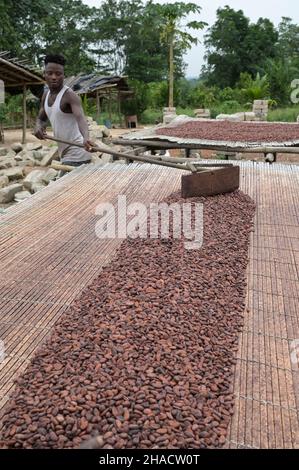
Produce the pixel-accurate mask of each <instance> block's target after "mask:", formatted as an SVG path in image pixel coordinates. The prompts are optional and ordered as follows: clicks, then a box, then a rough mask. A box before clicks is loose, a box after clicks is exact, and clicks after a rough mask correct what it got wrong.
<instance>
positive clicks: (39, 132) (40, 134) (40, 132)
mask: <svg viewBox="0 0 299 470" xmlns="http://www.w3.org/2000/svg"><path fill="white" fill-rule="evenodd" d="M33 134H34V135H35V137H37V138H38V139H40V140H44V139H45V138H46V129H44V128H43V127H41V126H36V127H35V129H34V131H33Z"/></svg>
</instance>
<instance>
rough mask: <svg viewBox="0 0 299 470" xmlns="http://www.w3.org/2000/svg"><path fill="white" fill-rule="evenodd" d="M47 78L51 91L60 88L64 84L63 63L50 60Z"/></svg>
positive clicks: (46, 68) (46, 73)
mask: <svg viewBox="0 0 299 470" xmlns="http://www.w3.org/2000/svg"><path fill="white" fill-rule="evenodd" d="M45 80H46V82H47V85H48V87H49V88H50V90H51V91H56V90H59V89H60V88H61V87H62V85H63V80H64V69H63V65H60V64H54V63H51V62H49V63H48V64H47V65H46V67H45Z"/></svg>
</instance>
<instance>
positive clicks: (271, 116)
mask: <svg viewBox="0 0 299 470" xmlns="http://www.w3.org/2000/svg"><path fill="white" fill-rule="evenodd" d="M298 115H299V106H291V107H289V108H277V109H273V110H271V111H269V113H268V121H272V122H273V121H278V122H296V121H297V116H298Z"/></svg>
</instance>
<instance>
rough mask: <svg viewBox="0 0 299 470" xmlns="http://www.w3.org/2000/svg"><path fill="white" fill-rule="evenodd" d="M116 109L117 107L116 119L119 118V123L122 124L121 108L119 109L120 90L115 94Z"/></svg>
mask: <svg viewBox="0 0 299 470" xmlns="http://www.w3.org/2000/svg"><path fill="white" fill-rule="evenodd" d="M117 105H118V106H117V109H118V119H119V124H120V125H122V119H121V109H120V92H118V94H117Z"/></svg>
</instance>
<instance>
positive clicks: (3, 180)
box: [0, 176, 9, 189]
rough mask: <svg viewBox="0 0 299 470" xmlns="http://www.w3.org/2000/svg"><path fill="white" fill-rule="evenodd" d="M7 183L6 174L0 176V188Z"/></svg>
mask: <svg viewBox="0 0 299 470" xmlns="http://www.w3.org/2000/svg"><path fill="white" fill-rule="evenodd" d="M8 183H9V179H8V177H7V176H0V189H2V188H5V186H7V185H8Z"/></svg>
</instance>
